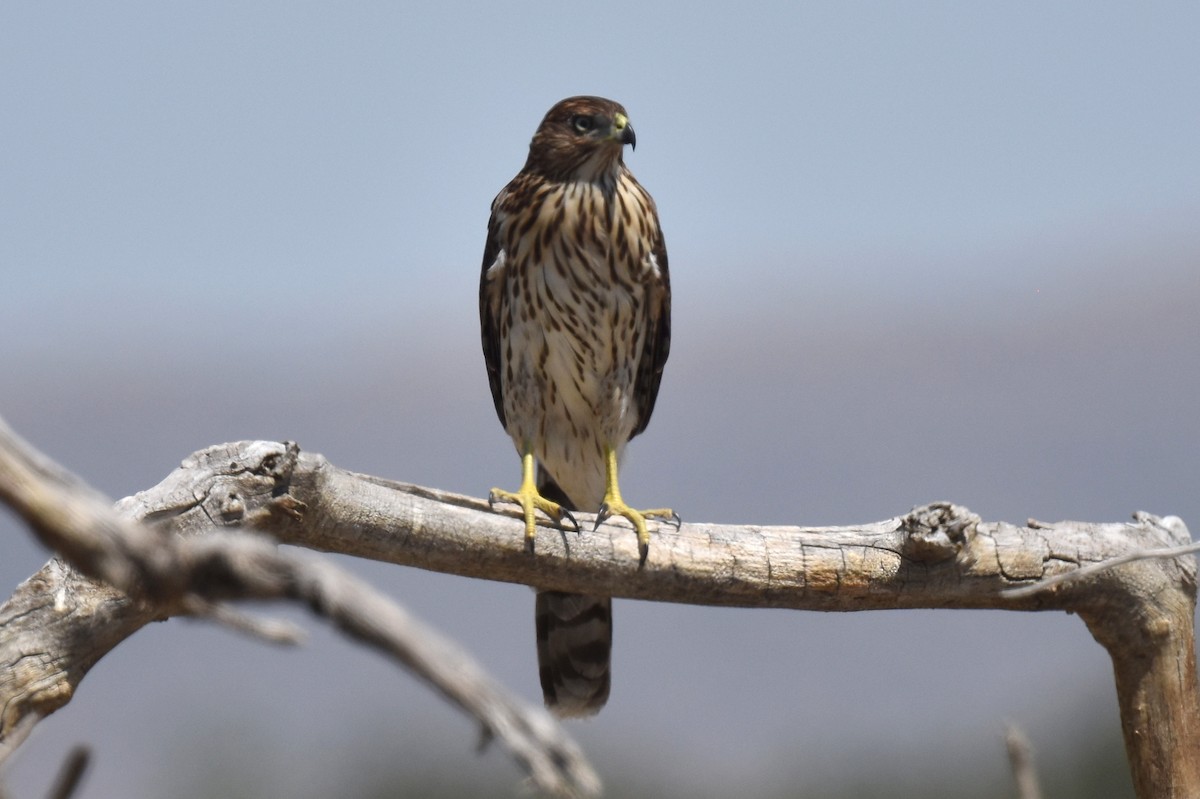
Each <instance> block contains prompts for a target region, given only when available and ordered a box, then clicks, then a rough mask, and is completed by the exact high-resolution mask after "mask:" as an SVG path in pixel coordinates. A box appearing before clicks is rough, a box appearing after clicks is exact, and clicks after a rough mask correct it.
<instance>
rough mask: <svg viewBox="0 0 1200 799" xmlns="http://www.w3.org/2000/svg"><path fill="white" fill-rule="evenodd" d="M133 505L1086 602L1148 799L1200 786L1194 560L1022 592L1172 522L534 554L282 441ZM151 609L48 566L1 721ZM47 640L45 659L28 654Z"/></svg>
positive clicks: (312, 528)
mask: <svg viewBox="0 0 1200 799" xmlns="http://www.w3.org/2000/svg"><path fill="white" fill-rule="evenodd" d="M117 507H118V509H119V510H120V511H121V512H122V513H123V514H125V515H127V516H129V517H130V518H136V519H146V520H150V521H154V522H155V523H156V524H158V525H163V526H165V527H167V528H169V529H171V530H173V531H176V532H179V533H185V534H186V533H191V532H198V531H202V530H206V529H208V528H210V527H211V526H212V525H214V524H215V525H218V526H221V525H230V526H242V527H246V528H251V529H254V530H258V531H261V532H264V533H267V534H269V535H271V536H274V537H275V538H277V539H278V540H280V541H283V542H286V543H291V544H297V545H300V546H305V547H309V548H312V549H317V550H325V551H330V552H340V553H344V554H351V555H358V556H360V557H366V558H371V559H374V560H381V561H388V562H392V563H398V564H404V565H410V566H417V567H420V568H426V569H432V570H435V571H442V572H447V573H453V574H459V575H464V576H469V577H479V578H484V579H493V580H503V581H509V582H516V583H524V584H528V585H533V586H537V587H539V588H545V589H552V590H569V591H575V592H578V593H588V594H598V595H611V596H617V597H628V598H634V599H651V600H658V601H669V602H684V603H691V604H704V605H730V606H741V607H786V608H797V609H807V610H825V611H852V610H872V609H885V608H887V609H895V608H997V609H1008V610H1058V611H1067V612H1072V613H1077V614H1079V615H1080V616H1081V617H1082V618H1083V619H1084V620H1085V621H1086V622H1087V624H1088V626H1089V629H1091V631H1092V633H1093V635H1094V636H1095V637H1096V639H1097V640H1098V641H1099V642H1100V643H1101V644H1103V645H1104V646H1105V647H1106V648H1107V649H1108V651H1109V653H1110V655H1111V656H1112V657H1113V663H1114V673H1115V676H1116V683H1117V693H1118V701H1119V704H1120V707H1121V718H1122V723H1123V725H1124V728H1125V740H1126V745H1127V750H1128V754H1129V757H1130V763H1131V767H1132V770H1133V775H1134V784H1135V786H1136V788H1137V791H1138V796H1139V797H1151V796H1154V797H1192V796H1200V774H1198V771H1197V764H1196V762H1194V758H1192V757H1191V756H1190V755H1191V754H1192V753H1195V752H1200V708H1198V705H1197V679H1196V664H1195V657H1194V654H1193V652H1194V633H1193V624H1192V618H1193V611H1194V607H1195V593H1196V592H1195V573H1196V564H1195V559H1194V558H1193V557H1190V556H1188V557H1179V558H1175V559H1144V560H1138V561H1136V562H1133V563H1127V564H1124V565H1120V566H1116V567H1114V568H1111V569H1105V570H1102V571H1099V572H1098V573H1096V574H1093V575H1085V576H1081V577H1080V579H1078V580H1073V581H1069V582H1065V583H1062V584H1057V585H1053V586H1049V587H1046V588H1045V589H1044V590H1038V591H1035V592H1032V593H1026V594H1023V595H1012V594H1010V593H1006V592H1007V591H1009V590H1010V589H1013V588H1016V587H1021V586H1030V585H1033V584H1035V583H1037V582H1039V581H1041V580H1043V579H1045V578H1048V577H1051V576H1053V575H1057V574H1062V573H1064V572H1070V571H1075V570H1078V569H1079V568H1080V567H1083V566H1087V565H1090V564H1097V563H1101V562H1103V561H1106V560H1109V559H1112V558H1115V557H1118V556H1121V555H1126V554H1128V553H1130V552H1133V551H1139V550H1155V549H1161V548H1164V547H1172V546H1178V545H1181V544H1185V543H1188V542H1189V541H1190V538H1189V536H1188V533H1187V530H1186V528H1185V527H1184V525H1183V523H1182V521H1180V520H1179V519H1177V518H1174V517H1167V518H1164V519H1159V518H1157V517H1154V516H1150V515H1148V514H1139V515H1137V516H1136V517H1135V519H1134V521H1133V522H1130V523H1116V524H1094V523H1081V522H1060V523H1056V524H1044V523H1039V522H1030V523H1029V524H1027V525H1025V526H1017V525H1012V524H1006V523H1003V522H983V521H981V520H980V519H979V518H978V517H976V516H975V515H974V514H972V513H970V512H969V511H967V510H966V509H964V508H961V507H958V506H954V505H950V504H946V503H938V504H933V505H928V506H924V507H921V508H918V509H916V510H914V511H912V512H911V513H909V514H907V515H904V516H898V517H895V518H892V519H887V520H884V521H880V522H875V523H871V524H865V525H858V526H851V527H780V526H776V527H764V526H748V525H713V524H688V523H685V524H683V525H682V526H681V527H680V528H679V529H674V528H673V527H671V526H670V525H658V527H657V529H654V530H652V533H653V540H652V545H651V548H650V554H649V558H648V560H647V561H646V563H645V565H644V566H643V567H642V568H638V566H637V563H638V553H637V543H636V539H635V536H634V535H633V533H632V532H631V531H630V530H629V529H628V527H627V526H625V525H623V524H622V523H621V522H620V521H616V522H610V523H606V524H604V525H601V527H600V530H599V531H598V532H597V533H584V534H578V535H577V534H575V533H564V532H561V531H560V530H558V529H556V528H554V527H551V526H545V527H542V528H539V530H538V536H537V541H536V553H535V555H534V556H530V555H529V553H528V552H526V551H525V549H524V546H523V536H522V534H521V532H522V526H521V523H520V521H519V520H517V519H516V518H515V517H513V516H511V515H503V514H498V513H492V512H490V511H489V510H488V507H487V503H486V502H485V501H484V500H481V499H476V498H472V497H466V496H460V495H455V494H450V493H447V492H442V491H437V490H433V489H428V488H421V487H418V486H413V485H407V484H402V483H395V482H390V481H386V480H380V479H378V478H373V477H368V476H365V475H359V474H354V473H351V472H347V471H344V470H342V469H339V468H337V467H334V466H333V465H331V464H330V463H328V462H327V461H326V460H325V459H324V458H323V457H321V456H320V455H315V454H311V453H303V452H298V451H296V450H295V449H289V447H288V446H287V445H284V444H271V443H265V442H242V443H238V444H228V445H222V446H217V447H211V448H209V449H206V450H203V451H201V452H198V453H196V454H194V455H193V456H191V457H189V458H188V459H187V460H186V461H184V463H183V465H182V467H181V468H180V469H178V470H176V471H175V472H173V473H172V474H171V475H169V476H168V477H167V479H166V480H164V481H163V482H162V483H161V484H159V485H158V486H156V487H155V488H153V489H151V490H149V491H145V492H142V493H140V494H137V495H136V496H134V497H130V498H127V499H125V500H122V501H121V502H119V503H118V504H117ZM584 516H585V514H580V520H581V522H582V521H583V517H584ZM584 526H585V527H587V525H586V524H584ZM64 597H65V598H66V599H65V600H64V599H63V598H64ZM54 598H58V599H57V600H55V599H54ZM56 601H57V604H56ZM64 602H65V604H64ZM152 618H153V613H152V612H150V611H148V610H147V609H145V608H143V607H141V606H139V605H137V604H134V603H131V602H129V601H127V600H124V599H122V598H121V597H120V596H114V595H112V594H111V592H108V591H107V589H103V588H101V587H99V586H97V585H95V584H94V583H92V582H91V581H90V580H88V579H86V578H83V577H81V576H79V575H78V574H76V573H74V572H73V571H72V570H70V569H64V568H63V567H61V566H59V565H56V564H55V563H54V562H52V563H51V564H49V565H48V566H47V567H46V568H45V569H43V570H42V571H41V572H39V573H38V574H37V575H35V576H34V577H33V578H31V579H30V580H29V581H27V582H26V583H24V584H23V585H22V586H21V587H20V588H18V590H17V592H16V593H15V594H14V595H13V597H12V598H11V599H10V600H9V602H8V603H7V604H6V605H5V606H4V607H3V608H0V630H3V631H4V633H3V638H2V639H0V698H2V704H0V707H3V716H2V717H0V724H2V727H0V731H7V730H9V729H11V728H12V726H13V725H14V724H15V723H16V722H18V721H19V720H20V719H21V718H22V717H23V716H24V715H25V714H26V713H28V712H31V711H35V710H36V711H40V712H42V713H45V712H51V711H53V710H54V709H55V708H57V707H60V706H61V705H62V704H64V703H65V702H66V701H68V700H69V699H70V696H71V693H72V691H73V690H74V688H75V686H76V685H77V684H78V681H79V679H80V678H81V677H82V676H83V674H84V673H86V671H87V669H88V668H90V667H91V666H92V665H93V664H94V663H95V662H96V661H97V660H98V659H99V658H100V657H102V656H103V654H104V653H105V652H107V651H108V649H110V648H111V647H112V646H113V645H115V643H116V642H118V641H120V640H122V639H123V638H125V637H127V636H128V635H130V634H132V633H133V632H134V631H136V629H137V628H138V627H140V626H141V625H142V624H145V623H146V622H148V621H150V620H151V619H152ZM32 642H36V646H35V647H34V648H32V649H31V648H30V645H31V643H32ZM30 651H37V652H41V653H43V654H41V655H40V656H38V657H34V658H29V657H27V656H25V655H23V654H18V653H22V652H30Z"/></svg>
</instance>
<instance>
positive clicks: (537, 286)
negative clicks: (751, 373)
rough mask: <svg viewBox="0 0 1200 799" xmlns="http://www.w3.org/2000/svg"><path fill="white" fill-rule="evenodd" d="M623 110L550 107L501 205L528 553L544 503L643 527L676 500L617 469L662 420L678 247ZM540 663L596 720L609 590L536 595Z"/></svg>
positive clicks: (547, 510) (485, 315)
mask: <svg viewBox="0 0 1200 799" xmlns="http://www.w3.org/2000/svg"><path fill="white" fill-rule="evenodd" d="M636 141H637V140H636V138H635V137H634V133H633V126H632V125H630V124H629V117H628V116H627V115H626V113H625V109H624V108H623V107H622V106H621V105H620V104H618V103H615V102H613V101H612V100H606V99H604V98H602V97H569V98H567V99H566V100H563V101H561V102H559V103H558V104H557V105H555V106H554V107H553V108H551V109H550V111H549V112H548V113H547V114H546V116H545V118H544V119H543V120H542V123H541V125H540V126H539V127H538V129H537V132H536V133H534V135H533V140H532V141H531V142H530V144H529V158H528V159H527V160H526V162H525V166H524V168H523V169H522V170H521V172H520V173H519V174H518V175H517V176H516V177H515V178H513V179H512V181H511V182H509V184H508V185H507V186H505V187H504V189H503V191H501V192H500V193H499V194H498V195H496V199H495V200H494V201H493V202H492V215H491V219H490V220H489V222H488V235H487V244H486V246H485V248H484V252H483V273H482V275H481V276H480V281H479V316H480V322H481V327H482V337H483V355H484V360H485V362H486V364H487V373H488V381H489V382H490V384H491V388H492V399H493V400H494V401H495V404H496V414H497V415H498V416H499V417H500V422H501V423H502V424H503V425H504V429H505V430H506V431H507V432H508V434H509V435H510V436H511V437H512V440H513V443H514V444H515V445H516V448H517V452H518V453H519V454H520V456H521V486H520V488H518V489H517V490H516V491H502V490H500V489H498V488H494V489H492V491H491V494H490V497H489V501H490V502H491V503H492V504H493V505H494V504H495V503H496V502H511V503H514V504H516V505H519V506H520V507H521V509H522V511H523V516H524V520H525V540H526V545H527V546H528V548H529V549H530V550H531V551H532V548H533V540H534V534H535V527H536V519H535V515H536V513H537V512H538V511H541V512H542V513H543V514H545V515H546V516H548V517H549V518H550V519H552V520H554V521H555V522H557V523H559V524H562V522H563V520H564V519H565V520H567V521H569V522H570V523H571V525H572V526H573V527H574V528H575V530H576V531H578V530H579V525H578V523H577V522H576V521H575V517H574V516H572V515H571V511H573V510H583V511H593V510H595V511H597V513H598V516H597V520H596V526H597V527H598V526H599V525H600V523H601V522H602V521H604V520H605V519H607V518H609V517H613V516H622V517H624V518H626V519H628V520H629V522H630V523H631V524H632V525H633V527H634V530H635V531H636V532H637V538H638V552H639V555H640V559H639V563H641V562H645V559H646V554H647V552H648V550H649V543H650V535H649V533H648V532H647V529H646V518H647V517H659V518H666V519H671V520H673V521H676V522H677V521H678V516H676V515H675V513H674V512H673V511H671V510H670V509H667V508H657V509H654V510H643V511H637V510H634V509H633V508H631V507H630V506H629V505H627V504H625V501H624V499H622V497H621V491H620V489H619V488H618V485H617V469H618V464H619V462H620V460H621V455H622V453H623V451H624V449H625V445H626V444H627V443H629V440H630V439H631V438H633V437H634V436H636V435H637V434H638V433H640V432H642V431H643V430H644V429H645V428H646V424H647V423H648V422H649V421H650V413H651V412H652V411H653V410H654V401H655V398H656V397H657V396H658V386H659V382H660V381H661V379H662V373H663V365H664V364H665V363H666V361H667V352H668V350H669V348H670V343H671V286H670V281H669V279H668V275H667V250H666V246H665V245H664V243H663V235H662V231H661V229H660V228H659V224H658V211H657V209H656V208H655V205H654V200H652V199H651V198H650V195H649V194H648V193H647V192H646V190H645V189H643V188H642V187H641V185H640V184H639V183H638V182H637V181H636V180H635V179H634V177H633V174H632V173H630V171H629V169H628V167H626V166H625V162H624V158H623V150H624V147H625V145H626V144H628V145H629V146H630V147H634V146H636ZM536 620H537V651H538V668H539V673H540V678H541V684H542V693H543V695H544V697H545V700H546V705H547V706H548V707H549V708H550V709H551V710H553V711H554V712H555V713H557V714H558V715H560V716H580V715H590V714H592V713H595V712H597V711H598V710H599V709H600V708H601V707H603V705H604V703H605V701H606V700H607V699H608V691H609V653H610V650H611V647H612V599H611V597H592V596H582V595H578V594H569V593H562V592H558V591H540V592H538V594H537V601H536Z"/></svg>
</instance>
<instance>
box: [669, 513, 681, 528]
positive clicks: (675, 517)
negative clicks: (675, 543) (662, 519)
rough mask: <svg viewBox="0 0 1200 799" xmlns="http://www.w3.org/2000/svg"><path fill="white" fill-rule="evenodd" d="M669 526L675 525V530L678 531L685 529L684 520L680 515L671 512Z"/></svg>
mask: <svg viewBox="0 0 1200 799" xmlns="http://www.w3.org/2000/svg"><path fill="white" fill-rule="evenodd" d="M667 524H673V525H675V529H676V530H678V529H679V528H680V527H683V519H682V518H681V517H680V515H679V514H678V513H676V512H675V511H671V518H669V519H667Z"/></svg>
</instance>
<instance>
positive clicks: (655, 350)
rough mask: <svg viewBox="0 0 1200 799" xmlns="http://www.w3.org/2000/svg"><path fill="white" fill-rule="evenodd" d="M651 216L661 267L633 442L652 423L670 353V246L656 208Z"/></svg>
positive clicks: (653, 289) (638, 385) (637, 390)
mask: <svg viewBox="0 0 1200 799" xmlns="http://www.w3.org/2000/svg"><path fill="white" fill-rule="evenodd" d="M650 213H651V216H652V220H651V221H652V222H653V228H652V229H653V230H654V247H653V248H652V249H651V252H652V253H653V254H654V260H655V262H656V263H657V264H658V272H659V274H658V276H657V277H656V278H652V282H651V285H650V293H649V297H648V299H647V302H646V314H647V317H648V319H647V325H646V340H645V343H644V344H643V345H642V357H641V360H640V361H638V372H637V379H636V380H635V382H634V385H633V400H634V403H635V404H636V406H637V412H638V422H637V427H636V428H634V431H633V435H632V436H630V438H633V436H636V435H637V434H638V433H640V432H642V431H643V430H645V429H646V425H647V424H649V423H650V414H652V413H653V412H654V402H655V400H657V399H658V385H659V383H661V382H662V374H663V367H664V366H666V363H667V355H668V354H670V351H671V276H670V273H669V272H668V270H667V245H666V242H665V241H664V240H663V234H662V229H661V228H659V226H658V214H657V213H655V212H654V210H653V206H651V209H650Z"/></svg>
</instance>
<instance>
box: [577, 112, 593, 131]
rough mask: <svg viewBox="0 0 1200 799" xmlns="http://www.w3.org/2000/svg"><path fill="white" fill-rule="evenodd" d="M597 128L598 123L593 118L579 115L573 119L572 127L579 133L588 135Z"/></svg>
mask: <svg viewBox="0 0 1200 799" xmlns="http://www.w3.org/2000/svg"><path fill="white" fill-rule="evenodd" d="M595 126H596V121H595V120H594V119H592V118H591V117H586V116H584V115H582V114H578V115H576V116H575V117H572V119H571V127H573V128H575V130H576V131H578V132H579V133H587V132H588V131H589V130H591V129H592V128H593V127H595Z"/></svg>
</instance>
